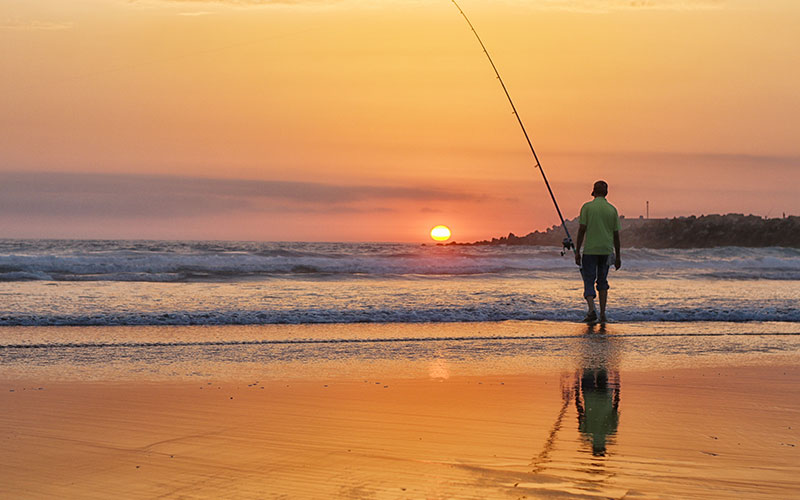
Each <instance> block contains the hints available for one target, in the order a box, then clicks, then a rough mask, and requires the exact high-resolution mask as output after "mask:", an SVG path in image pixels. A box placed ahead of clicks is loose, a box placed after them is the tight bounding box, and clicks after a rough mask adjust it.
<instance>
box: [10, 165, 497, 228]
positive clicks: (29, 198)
mask: <svg viewBox="0 0 800 500" xmlns="http://www.w3.org/2000/svg"><path fill="white" fill-rule="evenodd" d="M483 199H486V197H485V196H482V195H479V194H471V193H462V192H457V191H451V190H444V189H437V188H418V187H409V186H370V185H339V184H326V183H319V182H298V181H264V180H233V179H207V178H197V177H164V176H145V175H125V174H86V173H47V172H38V173H30V172H5V173H0V214H3V215H4V216H6V217H9V216H56V217H97V218H135V217H161V216H178V217H198V216H206V215H220V214H231V213H245V212H249V213H252V212H261V213H265V212H266V213H317V214H323V213H359V212H376V211H382V212H386V211H389V210H391V209H389V208H387V207H385V206H384V205H385V204H386V202H392V201H406V202H409V203H429V202H432V201H480V200H483Z"/></svg>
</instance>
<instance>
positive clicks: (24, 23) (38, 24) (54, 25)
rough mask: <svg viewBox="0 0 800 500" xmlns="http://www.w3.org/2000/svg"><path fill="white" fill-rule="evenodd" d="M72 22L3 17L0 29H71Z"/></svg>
mask: <svg viewBox="0 0 800 500" xmlns="http://www.w3.org/2000/svg"><path fill="white" fill-rule="evenodd" d="M72 26H73V25H72V23H67V22H55V21H40V20H35V19H5V20H3V21H0V29H3V30H19V31H58V30H68V29H72Z"/></svg>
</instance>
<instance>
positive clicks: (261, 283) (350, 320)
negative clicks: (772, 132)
mask: <svg viewBox="0 0 800 500" xmlns="http://www.w3.org/2000/svg"><path fill="white" fill-rule="evenodd" d="M609 282H610V284H611V290H610V292H609V305H608V310H609V312H608V317H609V325H608V328H609V333H610V334H613V335H618V336H620V338H622V337H627V338H629V341H628V342H627V344H626V348H625V349H626V352H627V353H628V354H631V355H633V357H634V358H635V357H636V356H635V355H636V353H639V354H640V355H641V356H645V357H646V356H647V355H649V354H652V353H653V349H656V351H657V353H660V354H664V353H677V354H681V355H689V354H693V353H694V354H703V353H706V354H708V353H717V354H719V353H723V354H727V353H732V352H733V353H736V352H745V353H758V352H787V353H791V354H793V355H794V354H797V353H798V352H800V345H799V343H798V339H800V250H798V249H791V248H736V247H725V248H709V249H663V250H656V249H644V248H624V249H623V254H622V268H621V269H620V270H613V268H612V270H611V272H610V275H609ZM582 290H583V288H582V281H581V278H580V274H579V270H578V268H577V266H576V265H575V263H574V261H573V259H572V257H571V256H570V255H566V256H562V255H561V253H560V249H559V248H551V247H534V246H460V245H448V246H440V245H435V244H427V245H421V244H405V243H403V244H400V243H304V242H300V243H292V242H227V241H110V240H102V241H101V240H97V241H92V240H0V363H2V364H4V365H5V366H6V367H8V366H9V365H16V366H18V367H21V366H30V365H37V364H40V365H47V364H48V363H64V362H67V363H68V364H71V365H76V364H80V363H83V362H85V363H89V364H96V365H97V364H102V363H104V362H106V361H108V360H109V359H116V360H119V359H123V360H124V359H127V360H129V361H130V360H136V361H137V362H138V361H141V360H147V359H150V360H151V361H152V362H151V364H152V365H158V364H161V365H164V364H174V363H175V362H177V363H179V362H187V363H189V362H191V361H194V360H197V359H204V360H212V361H218V360H228V361H230V362H231V363H236V362H239V361H242V362H245V361H246V362H247V363H251V362H274V361H276V360H278V361H280V360H284V361H287V360H288V361H300V362H304V361H308V362H314V361H319V360H330V359H345V358H346V359H355V358H358V359H361V358H370V357H373V358H374V357H378V358H383V359H395V360H397V359H400V360H402V359H412V358H415V357H420V358H422V357H425V356H428V357H430V356H434V355H439V354H441V353H442V352H448V353H449V355H450V356H451V357H452V356H454V357H456V358H458V359H462V360H477V359H485V358H486V356H497V355H500V356H502V355H503V353H509V355H511V354H514V355H517V354H519V353H520V352H527V353H529V354H530V356H528V358H526V359H527V360H528V361H530V359H532V358H535V357H536V356H537V355H539V354H541V353H548V354H552V353H554V352H560V350H563V351H564V352H567V353H568V352H569V351H570V348H569V346H568V344H569V343H570V342H572V341H573V340H574V337H575V336H576V335H577V336H581V335H584V334H585V333H586V332H585V331H584V330H582V328H584V327H583V326H582V325H581V324H580V321H581V319H582V318H583V316H584V314H585V308H586V305H585V302H584V300H583V298H582ZM370 325H371V326H370ZM368 326H370V327H368ZM653 338H655V339H657V340H658V341H657V342H656V341H653ZM531 339H535V342H530V340H531ZM648 339H649V340H648ZM667 339H672V340H669V341H668V340H667ZM334 344H335V345H336V348H335V349H334V348H332V347H331V346H332V345H334ZM637 346H639V347H637ZM436 353H439V354H436ZM537 353H538V354H537ZM648 353H649V354H648ZM186 370H187V373H190V372H191V370H189V369H188V368H187V369H186Z"/></svg>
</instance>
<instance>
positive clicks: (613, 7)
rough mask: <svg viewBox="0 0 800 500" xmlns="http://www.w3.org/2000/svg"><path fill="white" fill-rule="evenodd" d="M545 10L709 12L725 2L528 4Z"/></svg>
mask: <svg viewBox="0 0 800 500" xmlns="http://www.w3.org/2000/svg"><path fill="white" fill-rule="evenodd" d="M526 5H529V6H531V7H533V8H538V9H543V10H565V11H572V12H586V13H606V12H612V11H619V10H632V9H638V10H709V9H718V8H721V7H723V6H724V5H725V0H537V1H535V2H531V3H527V4H526Z"/></svg>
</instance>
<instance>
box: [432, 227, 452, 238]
mask: <svg viewBox="0 0 800 500" xmlns="http://www.w3.org/2000/svg"><path fill="white" fill-rule="evenodd" d="M431 238H433V239H434V240H436V241H447V240H449V239H450V228H449V227H447V226H436V227H434V228H433V229H431Z"/></svg>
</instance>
